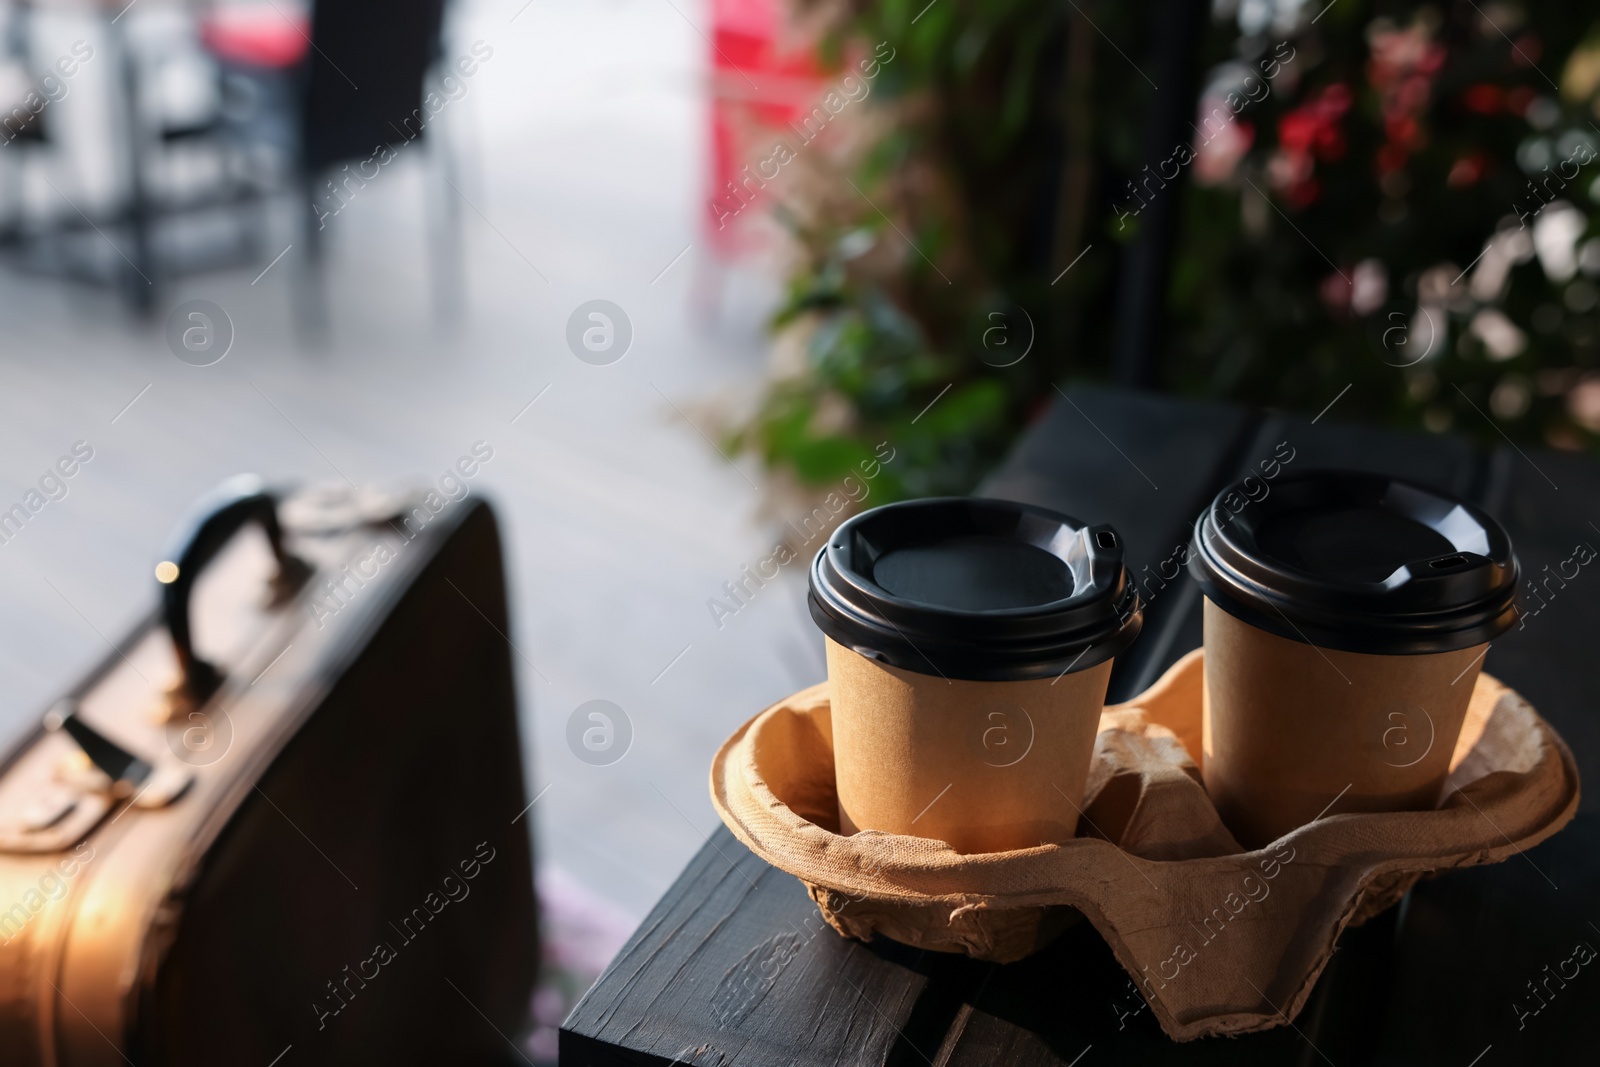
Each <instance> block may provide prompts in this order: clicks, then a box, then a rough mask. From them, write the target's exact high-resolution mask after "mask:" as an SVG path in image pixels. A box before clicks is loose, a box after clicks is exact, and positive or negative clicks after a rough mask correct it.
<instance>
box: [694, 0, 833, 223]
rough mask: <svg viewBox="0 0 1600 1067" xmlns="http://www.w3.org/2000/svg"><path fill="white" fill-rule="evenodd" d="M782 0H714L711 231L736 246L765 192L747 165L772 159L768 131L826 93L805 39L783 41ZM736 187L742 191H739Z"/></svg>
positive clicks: (708, 216) (708, 213)
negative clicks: (742, 221)
mask: <svg viewBox="0 0 1600 1067" xmlns="http://www.w3.org/2000/svg"><path fill="white" fill-rule="evenodd" d="M783 16H784V7H783V3H782V0H712V3H711V46H712V47H711V67H712V77H711V160H710V163H711V165H710V168H709V171H708V174H707V194H706V208H705V216H704V217H705V221H706V237H707V239H708V240H709V241H710V242H711V244H712V245H713V246H714V247H719V248H721V249H723V250H725V251H730V250H732V249H733V248H734V247H735V244H736V237H735V234H736V232H737V229H738V227H737V220H738V219H739V218H741V217H746V215H747V212H749V211H750V209H751V208H752V207H753V206H755V205H756V204H758V203H759V202H760V201H761V199H762V197H761V191H760V188H759V184H758V183H752V182H749V181H746V182H745V183H744V184H743V185H738V184H737V183H738V182H739V181H741V179H742V178H743V171H744V169H745V168H746V167H749V166H753V165H754V164H756V163H757V162H759V161H761V160H763V159H766V158H767V157H768V155H769V153H770V150H771V145H769V144H766V143H764V142H763V141H762V140H761V138H760V134H761V132H762V131H763V130H778V129H781V128H783V127H784V126H786V125H787V124H788V123H789V122H791V121H794V120H795V119H797V118H799V117H800V116H801V115H802V114H804V113H806V112H807V111H808V110H809V109H810V105H811V104H812V103H813V102H814V100H815V99H816V98H817V97H819V96H821V95H822V90H821V86H822V82H823V79H822V75H821V71H820V70H819V68H818V67H817V65H816V63H815V61H814V60H813V58H812V54H811V51H810V49H809V48H808V47H806V45H805V43H804V42H801V41H798V40H796V41H792V42H790V41H785V40H783V28H784V17H783ZM735 188H737V190H738V192H737V194H736V192H735Z"/></svg>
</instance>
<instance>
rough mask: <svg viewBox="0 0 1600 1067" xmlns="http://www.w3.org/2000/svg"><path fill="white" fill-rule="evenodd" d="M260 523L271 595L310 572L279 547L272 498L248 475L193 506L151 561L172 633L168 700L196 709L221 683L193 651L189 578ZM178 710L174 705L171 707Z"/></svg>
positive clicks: (218, 675)
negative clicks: (272, 569)
mask: <svg viewBox="0 0 1600 1067" xmlns="http://www.w3.org/2000/svg"><path fill="white" fill-rule="evenodd" d="M252 522H253V523H256V524H258V525H260V527H261V530H262V532H263V533H265V534H266V535H267V543H268V544H269V545H270V546H271V547H272V555H273V558H275V559H276V560H277V562H278V573H277V574H276V575H275V576H274V577H273V579H272V586H273V592H274V593H275V594H276V596H277V597H279V598H281V597H282V596H284V595H286V594H288V593H290V592H293V591H294V590H295V589H297V588H299V586H300V584H301V583H302V582H303V581H304V580H305V579H306V578H307V577H308V576H309V575H310V574H311V567H310V565H309V564H307V563H306V562H305V561H303V560H301V559H299V558H297V557H295V556H292V555H290V554H289V553H288V551H287V550H286V549H285V548H284V547H283V527H282V525H281V524H280V523H279V522H278V498H277V496H276V495H274V494H273V493H271V492H268V491H267V489H266V488H265V487H264V485H263V484H262V481H261V479H260V478H258V477H256V476H255V475H253V474H241V475H236V476H234V477H232V478H229V479H227V480H226V481H224V482H223V483H222V484H221V485H220V486H218V487H217V488H216V489H215V490H213V491H212V492H211V493H209V494H207V495H206V496H205V497H203V498H202V499H201V501H200V503H199V504H198V505H196V507H195V509H194V511H193V512H192V514H191V517H190V518H189V519H188V520H186V521H185V522H184V523H183V524H182V525H181V526H180V527H179V528H178V531H177V533H176V534H175V535H174V537H173V538H172V542H171V544H172V546H173V547H172V548H170V549H169V550H168V552H166V553H165V554H164V555H163V557H162V561H161V562H160V563H158V564H157V565H156V581H158V582H160V583H161V618H162V622H163V623H164V624H165V625H166V627H167V630H168V632H169V633H171V634H172V647H173V651H174V652H176V653H177V657H178V670H179V672H180V679H179V682H178V685H177V686H175V687H174V691H173V693H172V695H173V697H174V703H175V704H177V703H180V702H181V703H182V704H184V705H186V706H188V707H199V706H200V705H201V704H203V703H205V701H206V700H207V699H208V698H209V697H210V696H211V694H212V693H214V692H216V690H217V687H218V686H220V685H221V684H222V672H221V671H220V670H218V669H217V668H216V667H215V666H214V665H212V664H210V663H208V662H206V661H205V660H203V659H201V658H200V657H199V656H198V655H196V654H195V651H194V637H193V634H192V632H191V630H190V627H189V595H190V593H191V592H192V591H193V590H194V584H195V580H196V579H197V578H199V577H200V574H201V573H202V572H203V571H204V570H205V568H206V565H207V564H209V563H210V562H211V561H212V560H213V559H215V558H216V556H217V553H219V552H221V551H222V548H223V546H225V545H226V544H227V543H228V542H229V541H230V540H232V539H233V536H234V535H235V534H237V533H238V532H239V531H240V530H241V529H243V528H244V527H245V526H246V525H247V524H249V523H252ZM174 710H180V709H176V708H175V709H174Z"/></svg>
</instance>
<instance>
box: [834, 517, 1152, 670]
mask: <svg viewBox="0 0 1600 1067" xmlns="http://www.w3.org/2000/svg"><path fill="white" fill-rule="evenodd" d="M809 600H810V604H811V617H812V618H813V619H815V620H816V623H817V625H818V626H819V627H821V629H822V632H823V633H825V634H827V635H828V636H829V637H831V638H833V640H835V641H837V642H838V643H839V644H841V645H843V646H845V647H846V648H850V649H854V650H855V651H856V652H859V653H860V654H861V655H863V656H867V657H869V658H871V659H875V660H877V661H878V662H880V663H887V664H889V665H890V666H892V667H899V668H901V669H903V670H908V671H915V672H917V673H918V674H938V675H943V676H944V677H946V678H967V679H973V680H977V681H1014V680H1023V679H1029V678H1051V677H1055V676H1057V675H1060V674H1064V673H1065V672H1067V671H1068V670H1083V669H1084V668H1086V667H1092V666H1094V665H1095V664H1097V663H1103V662H1104V661H1106V660H1108V659H1110V658H1111V657H1112V656H1115V655H1116V654H1117V653H1119V652H1121V651H1122V650H1123V649H1125V648H1127V647H1128V645H1129V643H1131V642H1132V641H1133V639H1134V638H1135V637H1136V636H1138V633H1139V627H1140V626H1141V625H1142V624H1143V613H1142V609H1141V605H1140V603H1139V595H1138V592H1137V590H1136V589H1135V588H1134V586H1133V583H1132V582H1131V581H1130V580H1129V578H1128V572H1127V569H1126V568H1124V567H1123V565H1122V538H1120V537H1119V536H1117V532H1116V531H1115V530H1113V529H1112V528H1111V527H1110V526H1107V525H1103V524H1102V525H1099V526H1085V525H1084V524H1083V523H1081V522H1079V521H1078V520H1076V519H1071V518H1068V517H1067V516H1065V515H1061V514H1059V513H1057V512H1054V511H1048V510H1046V509H1044V508H1038V507H1033V506H1031V505H1029V504H1016V503H1012V502H1010V501H1007V500H980V499H974V498H971V497H943V498H934V499H929V500H912V501H906V502H904V503H898V504H886V505H884V506H883V507H880V508H873V509H872V510H871V511H864V512H862V513H861V514H860V515H857V516H855V517H854V518H852V519H849V520H848V521H846V522H844V523H842V524H840V526H839V528H838V529H837V530H835V531H834V532H833V536H832V537H830V538H829V539H828V543H827V544H826V545H824V546H823V548H822V550H821V551H820V552H818V553H817V557H816V559H815V560H813V561H812V564H811V596H810V598H809Z"/></svg>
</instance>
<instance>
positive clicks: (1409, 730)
mask: <svg viewBox="0 0 1600 1067" xmlns="http://www.w3.org/2000/svg"><path fill="white" fill-rule="evenodd" d="M1250 482H1254V479H1247V481H1246V482H1245V483H1240V484H1238V485H1234V486H1230V487H1229V488H1227V489H1225V490H1223V491H1222V492H1221V493H1219V494H1218V495H1217V498H1216V500H1215V501H1213V502H1212V505H1211V507H1210V508H1208V509H1207V510H1206V512H1205V513H1204V514H1202V515H1201V516H1200V518H1199V520H1198V521H1197V522H1196V523H1195V532H1194V540H1193V542H1192V544H1191V546H1190V547H1191V552H1190V556H1189V569H1190V572H1191V573H1192V574H1193V575H1194V577H1195V578H1196V579H1197V580H1198V581H1199V582H1200V584H1201V587H1202V588H1203V589H1204V591H1205V594H1206V603H1205V647H1206V693H1205V706H1204V713H1203V740H1202V749H1203V759H1202V766H1201V771H1202V774H1203V776H1204V778H1205V784H1206V790H1207V791H1208V792H1209V793H1210V794H1211V797H1212V799H1213V800H1214V801H1215V803H1216V806H1217V809H1218V811H1219V812H1221V814H1222V816H1223V818H1224V820H1225V821H1226V822H1227V824H1228V826H1229V828H1230V829H1232V830H1233V832H1234V834H1235V835H1236V836H1238V838H1239V840H1240V841H1241V842H1243V843H1245V844H1246V845H1247V846H1259V845H1262V844H1265V843H1266V842H1269V841H1272V840H1274V839H1276V838H1277V837H1279V836H1281V835H1282V834H1284V833H1287V832H1288V831H1290V830H1292V829H1294V828H1295V827H1297V826H1301V825H1303V824H1305V823H1307V822H1311V821H1313V820H1314V819H1316V818H1318V817H1319V816H1320V815H1322V814H1324V813H1327V812H1332V813H1339V812H1351V811H1397V810H1421V809H1427V808H1432V807H1434V806H1435V805H1436V804H1437V802H1438V799H1439V791H1440V789H1441V787H1442V785H1443V783H1444V780H1445V776H1446V774H1447V772H1448V770H1449V760H1450V754H1451V752H1452V750H1453V749H1454V747H1455V742H1456V738H1457V735H1458V734H1459V733H1460V730H1461V723H1462V720H1463V718H1464V716H1465V715H1466V711H1467V702H1468V698H1469V697H1470V695H1471V693H1472V687H1473V685H1474V683H1475V682H1476V681H1477V677H1478V672H1479V670H1480V668H1481V666H1482V663H1483V658H1484V656H1485V654H1486V653H1487V652H1488V643H1489V641H1490V640H1492V639H1493V638H1495V637H1497V636H1499V635H1500V634H1501V633H1504V632H1505V631H1506V630H1507V629H1509V628H1510V626H1511V624H1512V623H1513V622H1514V621H1515V618H1516V614H1515V610H1514V608H1513V602H1514V600H1515V597H1516V591H1517V582H1518V567H1517V560H1516V556H1515V555H1514V554H1513V552H1512V549H1511V540H1510V538H1509V537H1508V536H1507V535H1506V532H1505V530H1504V529H1502V528H1501V526H1500V525H1499V523H1497V522H1495V521H1494V519H1492V518H1490V517H1489V516H1488V515H1487V514H1485V513H1484V512H1483V511H1481V510H1479V509H1478V508H1476V507H1474V506H1472V505H1471V504H1469V503H1467V502H1466V501H1464V500H1460V499H1458V498H1456V497H1454V496H1452V495H1450V494H1448V493H1445V492H1442V491H1440V490H1437V489H1431V488H1428V487H1425V486H1421V485H1417V484H1414V483H1411V482H1406V481H1401V480H1399V479H1395V478H1389V477H1385V476H1381V475H1375V474H1363V473H1357V472H1353V471H1337V470H1307V471H1298V472H1294V473H1292V474H1287V475H1285V476H1284V477H1282V478H1280V479H1278V480H1277V481H1275V482H1272V483H1270V485H1269V484H1267V483H1261V482H1257V483H1256V484H1255V485H1254V487H1253V491H1247V489H1248V483H1250Z"/></svg>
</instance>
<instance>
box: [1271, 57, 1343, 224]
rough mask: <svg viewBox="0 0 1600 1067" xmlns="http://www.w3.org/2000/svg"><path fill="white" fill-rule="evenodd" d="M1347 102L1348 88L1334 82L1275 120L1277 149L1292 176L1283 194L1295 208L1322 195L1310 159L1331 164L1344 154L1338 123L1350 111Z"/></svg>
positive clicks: (1312, 201)
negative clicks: (1282, 155) (1281, 152)
mask: <svg viewBox="0 0 1600 1067" xmlns="http://www.w3.org/2000/svg"><path fill="white" fill-rule="evenodd" d="M1350 100H1351V94H1350V87H1349V86H1347V85H1343V84H1341V83H1337V82H1336V83H1334V84H1333V85H1329V86H1327V87H1325V88H1323V89H1322V90H1321V91H1320V92H1318V93H1317V94H1316V95H1315V96H1313V97H1312V98H1311V99H1309V100H1307V101H1306V102H1305V103H1303V104H1301V105H1300V106H1299V107H1297V108H1295V109H1294V110H1292V111H1290V112H1289V113H1288V114H1286V115H1284V116H1283V117H1282V118H1281V119H1279V120H1278V147H1279V148H1280V149H1281V150H1282V151H1283V153H1284V156H1285V157H1286V158H1287V160H1288V162H1289V164H1290V165H1289V167H1288V168H1287V169H1288V171H1289V173H1291V174H1293V175H1294V177H1293V178H1292V179H1291V180H1290V181H1289V182H1288V185H1287V189H1286V193H1285V195H1286V197H1287V199H1288V201H1289V203H1290V204H1291V205H1293V206H1294V207H1295V208H1306V207H1309V206H1310V205H1311V204H1313V203H1315V202H1316V199H1317V197H1318V195H1319V194H1320V193H1321V192H1322V185H1321V183H1320V182H1318V181H1317V179H1316V178H1314V177H1313V176H1312V172H1313V170H1314V165H1313V163H1312V159H1313V158H1315V159H1317V160H1321V161H1322V162H1324V163H1331V162H1333V161H1334V160H1336V159H1338V158H1339V157H1341V156H1343V155H1344V150H1345V139H1344V132H1343V131H1342V130H1340V129H1339V120H1340V119H1342V118H1343V117H1344V115H1345V112H1347V111H1349V110H1350Z"/></svg>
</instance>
